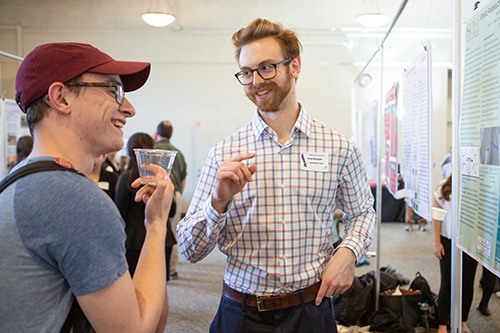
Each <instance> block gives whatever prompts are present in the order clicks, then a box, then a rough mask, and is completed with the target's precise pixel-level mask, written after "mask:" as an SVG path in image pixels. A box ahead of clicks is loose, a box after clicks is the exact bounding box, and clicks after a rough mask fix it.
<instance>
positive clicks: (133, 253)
mask: <svg viewBox="0 0 500 333" xmlns="http://www.w3.org/2000/svg"><path fill="white" fill-rule="evenodd" d="M140 255H141V250H133V249H127V252H125V256H126V257H127V263H128V270H129V271H130V276H134V273H135V269H136V268H137V263H138V262H139V256H140ZM171 256H172V246H167V247H165V257H166V258H165V259H166V260H167V262H166V266H167V281H168V280H170V257H171Z"/></svg>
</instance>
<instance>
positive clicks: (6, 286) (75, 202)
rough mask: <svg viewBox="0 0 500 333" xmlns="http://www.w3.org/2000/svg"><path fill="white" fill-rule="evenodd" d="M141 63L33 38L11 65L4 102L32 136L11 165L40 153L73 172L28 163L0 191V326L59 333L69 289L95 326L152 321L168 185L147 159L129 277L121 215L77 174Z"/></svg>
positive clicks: (145, 70) (110, 132)
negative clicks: (12, 87) (138, 241)
mask: <svg viewBox="0 0 500 333" xmlns="http://www.w3.org/2000/svg"><path fill="white" fill-rule="evenodd" d="M150 66H151V65H150V64H149V63H144V62H128V61H116V60H114V59H113V58H111V57H110V56H109V55H107V54H105V53H103V52H101V51H100V50H98V49H97V48H95V47H93V46H91V45H89V44H82V43H49V44H44V45H40V46H37V47H36V48H35V49H34V50H32V51H31V52H30V53H29V54H28V55H27V56H26V57H25V58H24V60H23V61H22V63H21V65H20V66H19V69H18V71H17V75H16V102H17V103H18V105H19V107H20V108H21V110H22V111H23V112H25V113H26V118H27V122H28V126H29V130H30V132H31V135H32V136H33V139H34V146H33V150H32V152H31V154H30V155H29V156H28V158H27V159H26V160H24V161H22V162H21V163H19V164H18V165H17V166H16V169H15V170H19V169H22V168H23V167H24V166H25V165H27V164H29V163H36V162H37V161H52V162H53V163H54V165H56V164H57V165H59V166H61V167H63V168H66V169H73V172H68V171H59V170H58V171H47V172H38V173H32V174H30V175H27V176H26V177H23V178H21V179H19V180H17V181H16V182H15V183H14V184H13V185H11V186H9V187H8V188H6V189H5V190H4V191H3V192H2V193H1V194H0V203H1V204H0V230H1V232H0V257H1V258H2V260H0V282H1V283H0V295H1V297H0V332H23V333H30V332H37V333H40V332H60V331H61V330H62V328H63V325H64V323H65V321H66V319H67V318H69V317H68V313H70V308H71V307H72V304H73V303H74V301H75V296H76V300H78V303H79V305H80V306H81V309H82V310H83V313H84V314H85V316H86V317H87V319H88V321H89V322H90V324H91V325H92V327H93V328H94V330H95V331H96V332H121V333H125V332H134V333H136V332H152V331H154V329H155V328H156V327H157V326H158V325H159V321H160V316H161V314H162V310H163V309H164V301H165V293H166V283H165V251H164V244H165V235H166V220H167V218H168V212H169V210H170V204H171V200H172V196H173V190H174V186H173V184H172V183H171V182H169V181H167V180H165V176H166V172H165V170H162V169H155V170H152V171H154V172H156V180H157V185H156V186H143V187H141V188H140V189H139V190H138V192H137V197H136V200H137V201H140V200H143V201H144V202H145V203H146V212H145V220H144V221H143V222H144V224H145V225H146V228H147V232H146V242H145V246H144V247H143V249H142V252H141V256H140V259H139V265H138V266H137V269H136V273H135V276H134V278H133V279H132V278H131V277H130V274H129V272H128V269H127V268H128V266H127V261H126V257H125V247H124V243H125V231H124V230H123V219H122V218H121V216H120V213H119V212H118V209H116V206H115V205H114V203H113V201H112V200H111V199H110V198H109V197H108V196H107V195H106V194H105V193H104V192H103V191H102V190H100V189H99V188H98V187H97V186H95V184H94V183H93V182H92V181H91V180H90V179H88V178H87V176H88V175H89V174H90V173H91V171H92V169H93V166H94V160H95V159H96V158H97V157H98V156H100V155H103V154H106V153H108V152H111V151H117V150H120V149H121V148H122V147H123V139H122V137H123V126H125V124H126V122H127V119H128V118H130V117H133V116H134V115H135V113H136V111H135V109H134V107H133V106H132V105H131V104H130V102H129V101H128V99H127V98H126V97H125V94H124V93H125V92H129V91H134V90H137V89H139V88H140V87H142V86H143V85H144V83H145V82H146V81H147V79H148V77H149V72H150ZM77 172H79V174H78V173H77ZM133 186H134V187H139V186H140V180H139V179H138V180H136V181H135V182H134V183H133ZM14 202H15V204H14Z"/></svg>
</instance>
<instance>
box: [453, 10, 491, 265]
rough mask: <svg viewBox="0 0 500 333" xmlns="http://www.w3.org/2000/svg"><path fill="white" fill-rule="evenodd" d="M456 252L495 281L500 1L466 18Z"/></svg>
mask: <svg viewBox="0 0 500 333" xmlns="http://www.w3.org/2000/svg"><path fill="white" fill-rule="evenodd" d="M464 63H465V64H464V66H465V67H464V85H463V93H462V111H461V115H460V150H459V151H460V177H461V188H460V191H461V192H460V224H459V238H458V246H459V247H460V248H461V249H462V250H464V251H466V252H468V253H469V254H470V255H471V256H472V257H474V258H476V259H477V260H478V261H479V262H481V263H482V264H483V265H484V266H487V267H488V268H490V269H491V270H492V271H493V272H495V274H497V275H500V230H499V229H500V222H499V221H500V206H499V205H500V200H499V198H500V153H499V146H500V108H499V106H500V1H491V2H486V3H485V2H482V3H481V4H480V6H479V8H478V9H476V10H475V11H473V12H471V13H470V14H469V15H467V17H466V26H465V58H464Z"/></svg>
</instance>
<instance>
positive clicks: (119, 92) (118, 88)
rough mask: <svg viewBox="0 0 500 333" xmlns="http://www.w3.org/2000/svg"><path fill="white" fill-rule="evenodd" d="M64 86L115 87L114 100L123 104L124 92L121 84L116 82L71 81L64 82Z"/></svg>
mask: <svg viewBox="0 0 500 333" xmlns="http://www.w3.org/2000/svg"><path fill="white" fill-rule="evenodd" d="M65 85H66V86H71V87H104V88H106V87H110V88H115V91H114V94H115V100H116V102H117V103H118V104H120V105H122V104H123V99H124V98H125V92H124V91H123V86H122V85H121V84H118V83H116V82H112V83H103V82H72V83H66V84H65Z"/></svg>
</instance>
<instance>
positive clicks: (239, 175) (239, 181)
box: [212, 153, 257, 213]
mask: <svg viewBox="0 0 500 333" xmlns="http://www.w3.org/2000/svg"><path fill="white" fill-rule="evenodd" d="M254 157H255V154H254V153H245V154H238V155H236V156H233V157H231V158H230V159H228V160H225V161H223V162H222V164H221V166H220V168H219V171H217V174H216V175H215V189H214V192H213V193H212V206H213V207H214V209H215V210H216V211H218V212H219V213H223V212H225V211H226V210H227V204H228V203H229V201H230V200H231V198H232V197H233V195H235V194H237V193H239V192H240V191H241V190H242V189H243V187H245V185H246V184H247V183H248V182H251V181H253V179H252V175H253V174H254V173H255V171H256V170H257V167H256V166H255V165H252V166H250V167H248V168H247V166H246V165H245V164H244V163H243V162H242V161H245V160H248V159H251V158H254Z"/></svg>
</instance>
